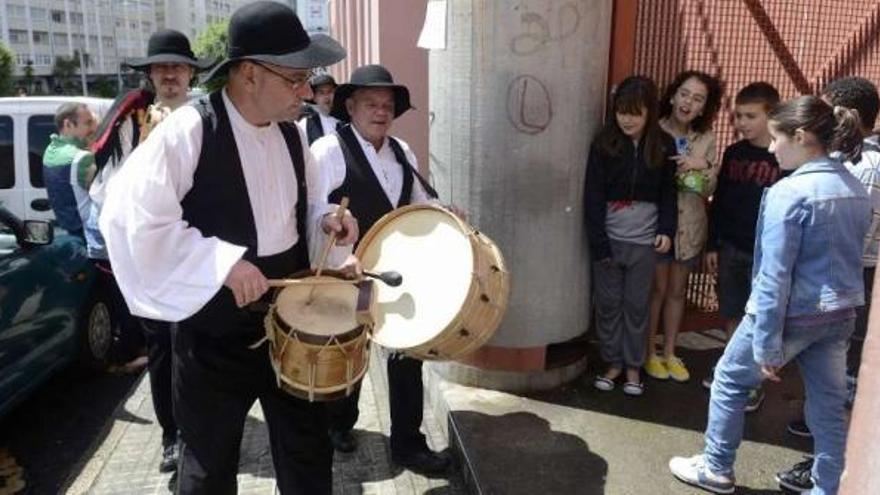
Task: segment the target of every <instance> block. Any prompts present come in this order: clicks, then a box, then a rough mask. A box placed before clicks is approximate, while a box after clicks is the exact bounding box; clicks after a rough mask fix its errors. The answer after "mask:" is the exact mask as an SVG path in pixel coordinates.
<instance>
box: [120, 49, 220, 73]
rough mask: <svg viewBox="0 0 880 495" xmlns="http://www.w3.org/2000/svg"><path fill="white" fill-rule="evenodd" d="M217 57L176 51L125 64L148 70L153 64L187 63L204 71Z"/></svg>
mask: <svg viewBox="0 0 880 495" xmlns="http://www.w3.org/2000/svg"><path fill="white" fill-rule="evenodd" d="M216 61H217V59H215V58H213V57H209V58H190V57H187V56H186V55H178V54H176V53H159V54H156V55H153V56H151V57H144V58H134V59H131V60H129V61H127V62H125V65H127V66H129V67H131V68H132V69H135V70H146V69H148V68H149V67H150V65H152V64H186V65H189V66H192V67H193V68H195V69H196V71H204V70H207V69H210V68H211V66H212V65H214V62H216Z"/></svg>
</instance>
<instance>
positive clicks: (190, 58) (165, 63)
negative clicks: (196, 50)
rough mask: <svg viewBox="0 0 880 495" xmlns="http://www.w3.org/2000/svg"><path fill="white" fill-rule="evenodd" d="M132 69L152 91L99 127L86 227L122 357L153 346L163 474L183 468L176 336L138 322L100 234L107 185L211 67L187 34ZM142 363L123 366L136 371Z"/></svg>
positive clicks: (157, 45) (122, 103) (150, 50)
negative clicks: (174, 391) (174, 367)
mask: <svg viewBox="0 0 880 495" xmlns="http://www.w3.org/2000/svg"><path fill="white" fill-rule="evenodd" d="M128 65H129V66H130V67H132V68H133V69H136V70H140V71H143V72H144V74H145V75H146V78H147V81H148V87H149V89H139V90H135V91H131V92H129V93H127V94H125V95H123V96H122V97H120V98H119V99H118V100H117V101H116V102H114V105H113V107H112V108H111V109H110V111H109V112H108V113H107V116H106V117H105V119H104V120H103V121H102V122H101V124H100V126H99V127H98V132H97V139H96V140H95V141H94V142H93V143H92V146H91V148H92V151H93V152H94V153H95V157H96V165H97V169H98V173H97V175H96V177H95V180H94V181H93V182H92V184H91V187H90V189H89V196H90V197H91V199H92V203H91V212H90V214H89V217H88V220H87V221H86V229H85V231H86V240H87V245H88V252H89V257H91V258H92V259H94V260H95V262H96V264H97V265H98V268H99V271H98V273H100V274H102V275H103V277H104V279H105V282H106V284H107V286H108V287H110V288H111V293H112V294H113V299H114V301H115V303H114V304H113V308H114V319H115V320H116V321H118V322H119V325H118V327H117V328H119V330H120V334H119V335H118V336H117V339H118V345H117V347H119V348H120V350H119V352H118V353H119V354H126V353H130V352H131V351H132V348H135V347H140V346H141V345H142V335H141V334H142V331H143V336H145V337H146V344H147V356H148V361H147V369H148V370H149V376H150V389H151V393H152V398H153V408H154V409H155V411H156V418H157V420H158V421H159V424H160V425H161V426H162V459H161V461H160V463H159V471H161V472H168V471H173V470H174V469H176V468H177V460H178V445H177V423H176V422H175V421H174V411H173V407H172V396H171V335H170V332H169V330H168V324H166V323H162V322H158V321H151V320H146V319H136V318H133V317H132V316H131V314H130V313H129V312H128V308H127V307H126V305H125V302H124V301H123V300H122V295H121V294H120V293H119V289H118V287H117V284H116V281H115V279H114V277H113V271H112V269H111V266H110V263H109V261H108V257H107V250H106V247H105V242H104V238H103V236H102V235H101V232H100V230H99V229H98V219H99V217H100V215H101V210H102V206H103V204H104V200H105V196H106V189H107V185H108V184H109V182H110V179H111V178H112V177H113V175H114V174H115V173H116V171H117V170H118V169H119V166H120V165H122V163H123V162H124V161H125V159H126V157H128V155H129V154H130V153H131V150H132V149H134V148H135V147H136V146H137V145H138V143H140V142H141V141H142V140H143V139H144V138H146V134H147V133H148V132H149V129H150V128H152V127H153V126H155V125H156V124H158V121H159V120H161V118H162V116H164V115H167V114H168V113H170V112H171V111H172V110H175V109H177V108H178V107H180V106H181V105H183V104H184V103H186V101H187V92H188V90H189V87H190V84H191V82H192V80H194V79H195V76H196V74H197V73H198V72H200V71H202V70H205V69H207V68H209V67H210V65H211V61H210V60H203V59H198V58H196V56H195V54H193V52H192V50H191V49H190V44H189V40H188V39H187V38H186V36H184V34H183V33H181V32H178V31H174V30H171V29H167V30H163V31H158V32H155V33H153V34H152V35H151V36H150V40H149V42H148V43H147V56H146V57H144V58H140V59H135V60H131V61H129V62H128ZM141 360H142V358H139V359H135V360H134V361H131V362H129V363H127V364H126V365H125V366H123V369H132V368H134V367H135V366H136V364H137V363H138V362H139V361H141Z"/></svg>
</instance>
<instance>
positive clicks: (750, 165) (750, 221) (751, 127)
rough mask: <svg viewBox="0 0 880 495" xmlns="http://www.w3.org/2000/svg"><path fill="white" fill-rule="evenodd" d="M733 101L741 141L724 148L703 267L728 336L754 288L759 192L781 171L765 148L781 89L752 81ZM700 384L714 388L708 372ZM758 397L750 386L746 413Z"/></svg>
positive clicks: (755, 406) (752, 409)
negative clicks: (714, 285)
mask: <svg viewBox="0 0 880 495" xmlns="http://www.w3.org/2000/svg"><path fill="white" fill-rule="evenodd" d="M734 102H735V107H734V112H735V113H734V115H735V120H734V125H735V127H736V130H737V132H739V134H740V136H742V139H741V140H740V141H737V142H736V143H733V144H731V145H730V146H728V147H727V149H726V150H724V157H723V158H722V159H721V173H720V174H719V175H718V187H717V189H716V190H715V195H714V197H713V198H712V208H711V212H710V215H709V238H708V240H707V243H706V268H707V269H708V270H709V271H710V272H713V273H717V274H718V303H719V313H721V317H722V318H724V322H725V331H726V333H727V339H728V340H730V336H731V335H732V334H733V331H734V330H735V329H736V327H737V326H738V325H739V322H740V320H741V319H742V316H743V314H744V312H745V308H746V301H747V300H748V298H749V292H750V291H751V289H752V258H753V256H754V253H755V224H756V223H757V221H758V207H759V206H760V205H761V196H762V195H763V194H764V190H765V189H766V188H768V187H770V186H772V185H773V184H775V183H776V181H777V180H779V178H780V177H781V174H782V171H781V170H780V169H779V164H778V163H776V157H774V156H773V153H770V152H769V151H768V150H767V147H768V146H770V131H769V129H768V128H767V116H768V114H769V112H770V110H771V109H772V108H773V107H774V106H776V105H777V104H778V103H779V92H778V91H776V88H774V87H773V86H772V85H770V84H768V83H766V82H756V83H752V84H749V85H747V86H745V87H744V88H742V89H741V90H740V91H739V93H737V95H736V99H735V100H734ZM703 385H704V386H705V387H706V388H709V387H711V386H712V375H711V374H710V375H709V376H707V377H706V378H705V379H704V380H703ZM762 399H763V394H762V393H761V391H760V390H754V391H753V392H752V393H751V394H750V396H749V403H748V404H747V405H746V412H751V411H754V410H757V409H758V407H759V406H760V404H761V400H762Z"/></svg>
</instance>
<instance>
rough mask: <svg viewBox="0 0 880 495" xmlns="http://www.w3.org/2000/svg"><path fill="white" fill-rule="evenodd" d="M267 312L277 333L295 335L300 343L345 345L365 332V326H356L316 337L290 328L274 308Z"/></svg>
mask: <svg viewBox="0 0 880 495" xmlns="http://www.w3.org/2000/svg"><path fill="white" fill-rule="evenodd" d="M269 312H270V313H271V315H272V322H273V323H274V324H275V325H276V326H277V327H278V329H277V331H279V332H281V333H282V334H284V335H288V334H290V335H296V338H297V339H299V340H300V341H301V342H305V343H306V344H312V345H324V344H326V343H327V342H330V341H331V340H334V339H335V340H337V341H338V342H339V343H341V344H345V343H347V342H352V341H354V340H357V338H358V337H360V336H361V334H363V333H364V331H365V330H366V328H365V325H358V326H356V327H354V328H353V329H351V330H348V331H346V332H343V333H334V334H330V335H317V334H314V333H308V332H305V331H303V330H299V329H297V328H293V327H291V326H290V325H289V324H288V323H287V322H286V321H284V320H282V319H281V316H280V315H279V314H278V311H277V310H276V308H275V307H274V306H273V307H272V309H270V310H269Z"/></svg>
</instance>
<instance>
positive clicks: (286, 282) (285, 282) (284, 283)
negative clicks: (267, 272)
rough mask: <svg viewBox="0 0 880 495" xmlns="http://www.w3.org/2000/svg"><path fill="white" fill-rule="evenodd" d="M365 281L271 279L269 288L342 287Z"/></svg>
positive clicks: (354, 279)
mask: <svg viewBox="0 0 880 495" xmlns="http://www.w3.org/2000/svg"><path fill="white" fill-rule="evenodd" d="M361 280H363V279H358V278H353V279H350V280H347V279H343V278H322V279H320V280H315V279H313V278H311V277H310V278H308V279H299V278H270V279H269V280H267V282H269V287H290V286H292V285H340V284H356V283H358V282H360V281H361Z"/></svg>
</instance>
